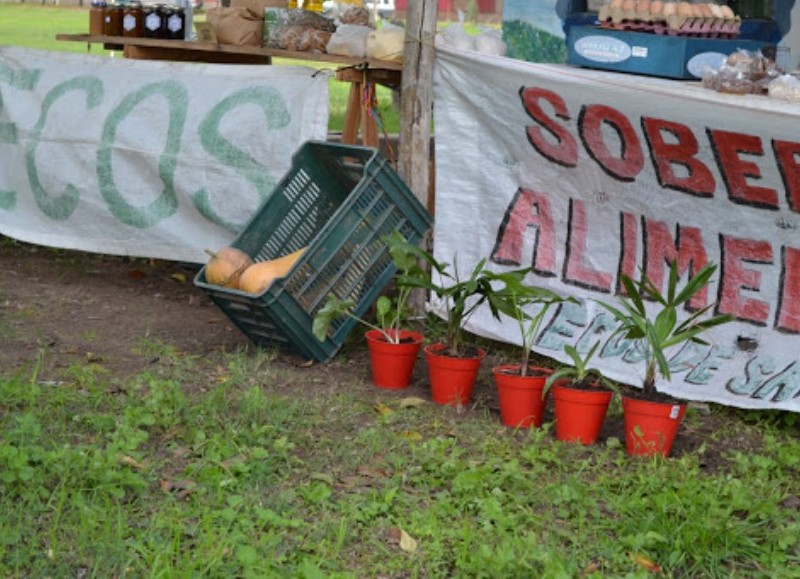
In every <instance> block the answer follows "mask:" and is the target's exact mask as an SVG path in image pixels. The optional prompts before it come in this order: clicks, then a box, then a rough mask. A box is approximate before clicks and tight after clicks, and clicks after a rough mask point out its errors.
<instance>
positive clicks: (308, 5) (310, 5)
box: [303, 0, 322, 13]
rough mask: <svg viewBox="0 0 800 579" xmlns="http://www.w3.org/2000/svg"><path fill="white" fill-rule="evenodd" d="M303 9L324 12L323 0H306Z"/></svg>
mask: <svg viewBox="0 0 800 579" xmlns="http://www.w3.org/2000/svg"><path fill="white" fill-rule="evenodd" d="M303 9H304V10H308V11H309V12H318V13H321V12H322V0H304V2H303Z"/></svg>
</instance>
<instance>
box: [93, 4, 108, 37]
mask: <svg viewBox="0 0 800 579" xmlns="http://www.w3.org/2000/svg"><path fill="white" fill-rule="evenodd" d="M105 22H106V2H105V0H92V6H91V8H89V35H90V36H102V35H103V34H104V31H105V25H106V24H105Z"/></svg>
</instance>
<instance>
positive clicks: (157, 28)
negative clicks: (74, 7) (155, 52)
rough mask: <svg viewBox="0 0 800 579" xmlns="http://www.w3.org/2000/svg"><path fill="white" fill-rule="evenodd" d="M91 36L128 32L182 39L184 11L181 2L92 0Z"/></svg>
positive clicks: (90, 13)
mask: <svg viewBox="0 0 800 579" xmlns="http://www.w3.org/2000/svg"><path fill="white" fill-rule="evenodd" d="M89 34H90V35H91V36H127V37H133V38H163V39H172V40H184V39H186V38H187V37H188V34H187V23H186V13H185V11H184V9H183V7H181V6H174V5H171V4H142V3H141V2H139V1H138V0H131V1H130V2H121V1H112V2H108V3H107V2H106V1H105V0H93V1H92V6H91V8H90V9H89Z"/></svg>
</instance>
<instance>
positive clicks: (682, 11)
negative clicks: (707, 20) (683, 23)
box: [675, 2, 694, 18]
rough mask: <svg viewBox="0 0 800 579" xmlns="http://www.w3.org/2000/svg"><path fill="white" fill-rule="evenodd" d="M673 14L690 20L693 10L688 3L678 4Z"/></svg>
mask: <svg viewBox="0 0 800 579" xmlns="http://www.w3.org/2000/svg"><path fill="white" fill-rule="evenodd" d="M675 14H677V15H678V16H684V17H686V18H692V17H693V16H694V10H692V5H691V4H689V3H688V2H680V3H679V4H678V7H677V8H676V9H675Z"/></svg>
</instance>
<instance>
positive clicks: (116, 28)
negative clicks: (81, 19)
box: [103, 2, 123, 36]
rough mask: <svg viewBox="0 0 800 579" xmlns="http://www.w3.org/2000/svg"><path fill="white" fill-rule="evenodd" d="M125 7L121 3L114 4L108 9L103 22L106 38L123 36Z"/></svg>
mask: <svg viewBox="0 0 800 579" xmlns="http://www.w3.org/2000/svg"><path fill="white" fill-rule="evenodd" d="M122 13H123V7H122V4H120V3H119V2H112V3H111V4H109V5H108V6H107V7H106V10H105V18H104V20H103V34H105V35H106V36H122Z"/></svg>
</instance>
